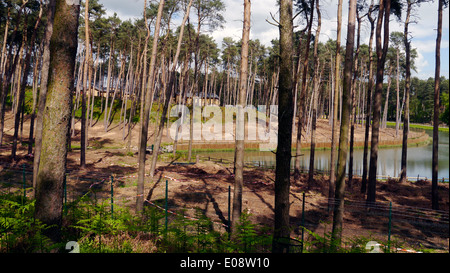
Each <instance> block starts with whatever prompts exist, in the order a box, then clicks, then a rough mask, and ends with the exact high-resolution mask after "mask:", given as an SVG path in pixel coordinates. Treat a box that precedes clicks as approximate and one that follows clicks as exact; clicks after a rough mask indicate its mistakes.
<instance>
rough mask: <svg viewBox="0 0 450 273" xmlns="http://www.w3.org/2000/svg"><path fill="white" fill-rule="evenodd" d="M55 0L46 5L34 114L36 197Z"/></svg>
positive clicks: (34, 178)
mask: <svg viewBox="0 0 450 273" xmlns="http://www.w3.org/2000/svg"><path fill="white" fill-rule="evenodd" d="M55 3H56V0H50V2H49V4H48V7H47V11H46V13H47V15H46V17H47V26H46V29H45V35H44V49H43V53H42V68H41V69H42V70H41V88H40V90H39V102H38V111H37V116H36V136H35V147H34V158H33V190H34V197H36V186H37V175H38V171H39V161H40V158H41V148H42V125H43V120H44V110H45V103H46V101H47V90H48V77H49V67H50V40H51V38H52V34H53V21H54V16H55Z"/></svg>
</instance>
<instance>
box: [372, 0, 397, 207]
mask: <svg viewBox="0 0 450 273" xmlns="http://www.w3.org/2000/svg"><path fill="white" fill-rule="evenodd" d="M390 10H391V0H380V8H379V11H378V21H377V27H376V49H377V76H376V85H375V97H374V105H373V125H372V142H371V147H370V165H369V183H368V184H369V185H368V191H367V199H366V201H367V205H368V206H370V205H372V204H373V203H375V200H376V183H377V166H378V165H377V160H378V141H379V139H378V138H379V133H380V115H381V91H382V90H383V78H384V63H385V60H386V53H387V50H388V46H389V15H390ZM383 16H384V38H383V45H382V44H381V26H382V23H383Z"/></svg>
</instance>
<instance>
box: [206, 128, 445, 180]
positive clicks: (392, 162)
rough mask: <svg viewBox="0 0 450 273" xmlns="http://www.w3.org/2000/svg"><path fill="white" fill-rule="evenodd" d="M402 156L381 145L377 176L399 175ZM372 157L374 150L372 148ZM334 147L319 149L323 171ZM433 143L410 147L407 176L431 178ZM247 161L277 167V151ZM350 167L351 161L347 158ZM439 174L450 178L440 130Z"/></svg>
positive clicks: (358, 156) (358, 167)
mask: <svg viewBox="0 0 450 273" xmlns="http://www.w3.org/2000/svg"><path fill="white" fill-rule="evenodd" d="M426 133H427V134H429V135H430V136H432V134H433V132H432V130H426ZM401 155H402V148H401V146H400V147H390V148H381V149H380V150H379V152H378V170H377V175H380V176H390V177H398V176H400V171H401ZM200 156H203V157H205V156H207V157H211V158H214V159H220V158H221V159H225V160H229V161H233V159H234V152H233V151H230V152H207V153H206V152H205V153H203V152H202V153H200ZM309 156H310V152H309V151H303V156H302V157H301V166H302V169H304V170H308V169H309ZM369 156H370V150H369ZM330 157H331V155H330V150H317V151H316V153H315V163H314V166H315V169H317V170H321V171H328V170H329V167H330ZM431 159H432V144H431V143H430V144H429V145H423V146H418V147H417V146H410V147H408V162H407V176H408V177H409V178H412V177H415V178H417V177H418V176H419V177H426V178H428V179H431V165H432V163H431V162H432V160H431ZM244 161H245V163H246V164H250V165H255V166H261V167H267V168H274V167H275V154H273V153H272V152H260V151H246V152H245V157H244ZM291 168H292V169H293V168H294V160H292V162H291ZM353 169H354V173H355V174H357V175H362V170H363V149H362V148H358V149H355V150H354V167H353ZM347 170H348V161H347ZM438 177H439V178H440V179H442V178H443V177H444V178H446V180H448V178H449V133H448V132H439V170H438Z"/></svg>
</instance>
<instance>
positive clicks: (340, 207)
mask: <svg viewBox="0 0 450 273" xmlns="http://www.w3.org/2000/svg"><path fill="white" fill-rule="evenodd" d="M355 18H356V0H350V1H349V7H348V27H347V45H346V49H345V66H344V83H343V94H342V121H341V128H340V135H339V152H338V165H337V174H336V192H335V202H336V205H335V207H334V213H333V229H332V233H331V240H332V250H335V249H336V248H337V247H339V246H340V244H341V237H342V223H343V218H344V193H345V167H346V162H347V150H348V131H349V130H348V129H349V123H350V111H351V105H350V103H351V102H350V99H351V83H352V65H353V47H354V40H355Z"/></svg>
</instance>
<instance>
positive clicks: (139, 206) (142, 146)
mask: <svg viewBox="0 0 450 273" xmlns="http://www.w3.org/2000/svg"><path fill="white" fill-rule="evenodd" d="M146 2H147V1H146ZM163 7H164V0H161V1H160V2H159V7H158V15H157V18H156V24H155V32H154V37H153V47H152V55H151V60H150V73H149V75H150V82H149V84H148V87H149V88H148V89H147V90H146V93H147V94H146V95H145V104H144V115H143V119H142V120H141V122H142V131H141V135H140V139H141V140H140V142H139V173H138V183H137V198H136V211H137V212H141V211H142V210H143V208H144V178H145V150H146V146H147V135H148V124H149V117H150V107H151V101H152V97H153V92H152V90H153V88H154V84H153V83H154V77H153V74H154V72H155V63H156V52H157V49H158V38H159V29H160V26H161V17H162V12H163ZM145 8H147V6H145ZM145 76H146V75H144V77H145ZM144 91H145V90H142V95H144Z"/></svg>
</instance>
